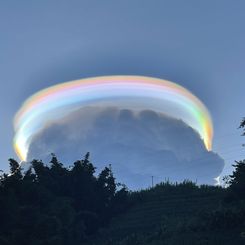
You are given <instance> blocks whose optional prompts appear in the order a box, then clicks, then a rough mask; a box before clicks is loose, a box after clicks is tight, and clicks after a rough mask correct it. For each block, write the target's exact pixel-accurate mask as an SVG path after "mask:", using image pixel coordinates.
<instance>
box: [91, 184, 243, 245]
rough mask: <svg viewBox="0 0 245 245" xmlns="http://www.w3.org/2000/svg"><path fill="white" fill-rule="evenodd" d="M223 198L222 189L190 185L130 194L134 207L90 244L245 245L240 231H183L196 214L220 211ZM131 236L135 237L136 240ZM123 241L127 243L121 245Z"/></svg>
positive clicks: (169, 186)
mask: <svg viewBox="0 0 245 245" xmlns="http://www.w3.org/2000/svg"><path fill="white" fill-rule="evenodd" d="M223 195H224V190H223V189H221V188H218V187H207V186H203V187H201V188H199V187H197V186H195V185H193V184H191V183H187V184H185V185H178V186H171V185H168V184H163V185H160V186H156V187H155V188H153V189H149V190H144V191H141V192H137V193H132V199H133V202H134V205H132V207H131V208H130V209H129V210H128V211H127V212H126V213H124V214H121V215H118V216H117V217H116V218H114V219H113V220H112V222H111V224H110V225H109V227H107V228H106V229H103V230H101V231H100V234H99V235H98V237H97V238H96V239H95V242H94V243H92V244H103V242H104V241H108V240H112V241H113V242H111V243H108V242H105V244H138V243H137V241H138V240H141V238H140V237H142V236H143V237H144V238H142V241H144V243H142V242H140V243H139V244H231V243H233V244H245V242H244V241H243V242H244V243H242V241H241V243H240V240H241V238H240V237H239V234H240V233H239V231H237V232H236V231H232V232H231V233H230V234H223V233H222V232H219V231H214V232H208V233H207V232H202V231H197V232H195V231H194V232H193V231H189V230H186V229H185V227H186V226H188V225H189V224H191V223H192V222H193V220H195V218H196V217H197V215H198V213H200V212H205V211H211V210H214V209H217V208H219V207H220V206H221V205H222V199H223ZM183 224H184V225H183ZM183 227H184V228H183ZM132 234H137V239H136V238H133V237H132V236H133V235H132ZM127 237H129V238H128V239H127ZM200 237H201V239H200ZM108 238H109V239H108ZM123 239H124V240H125V239H126V240H127V242H125V243H123V242H122V240H123ZM130 239H131V240H132V241H131V242H130V241H129V240H130ZM136 240H137V241H136ZM235 240H236V241H235ZM117 241H121V243H120V242H118V243H117ZM234 242H236V243H234Z"/></svg>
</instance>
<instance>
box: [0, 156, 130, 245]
mask: <svg viewBox="0 0 245 245" xmlns="http://www.w3.org/2000/svg"><path fill="white" fill-rule="evenodd" d="M9 164H10V174H9V175H7V174H3V175H2V176H1V180H0V217H1V222H0V244H11V245H14V244H18V245H22V244H23V245H28V244H38V245H42V244H43V245H44V244H45V245H46V244H50V245H51V244H55V245H56V244H60V245H62V244H68V245H69V244H72V245H75V244H82V243H83V242H84V241H86V240H87V239H88V237H89V236H91V235H92V234H94V233H95V232H96V231H97V230H98V229H99V227H101V226H102V225H105V224H107V223H108V222H109V221H110V219H111V217H112V216H114V215H115V214H116V213H118V212H119V210H121V209H122V206H124V203H125V205H126V203H127V197H128V194H127V193H128V192H127V190H126V189H125V188H121V189H118V188H117V183H116V181H115V178H114V177H113V173H112V170H111V167H109V168H108V167H106V168H105V169H104V170H102V172H101V173H99V175H98V177H96V176H95V167H94V166H93V164H92V163H91V162H90V160H89V153H87V154H86V156H85V157H84V159H82V160H79V161H76V162H75V163H74V164H73V166H72V168H70V169H68V168H65V167H64V166H63V164H62V163H60V162H59V161H58V159H57V157H56V156H55V155H54V154H52V159H51V161H50V164H49V165H45V164H44V163H43V162H42V161H39V160H33V161H32V163H31V167H30V168H29V170H28V171H26V172H25V173H23V171H21V168H20V166H19V164H18V163H17V162H16V161H15V160H13V159H10V160H9ZM118 202H120V205H121V206H120V207H119V209H117V204H118Z"/></svg>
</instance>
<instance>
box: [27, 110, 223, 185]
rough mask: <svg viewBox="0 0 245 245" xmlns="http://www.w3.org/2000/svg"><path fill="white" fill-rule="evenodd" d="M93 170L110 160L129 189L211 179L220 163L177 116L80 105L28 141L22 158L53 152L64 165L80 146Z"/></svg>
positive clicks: (79, 154)
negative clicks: (28, 143) (25, 154)
mask: <svg viewBox="0 0 245 245" xmlns="http://www.w3.org/2000/svg"><path fill="white" fill-rule="evenodd" d="M88 151H89V152H90V153H91V160H92V162H93V163H94V165H95V166H96V167H97V169H98V170H101V169H102V168H103V167H104V166H106V165H108V164H112V168H113V172H114V173H115V176H116V178H117V180H118V181H119V182H122V183H125V184H126V185H127V186H128V187H129V188H131V189H140V188H146V187H149V186H150V185H151V176H154V183H159V182H161V181H164V180H167V179H169V180H170V181H183V180H185V179H189V180H193V181H196V182H197V183H199V184H201V183H202V184H214V183H215V180H214V178H216V177H217V176H219V174H220V173H221V171H222V169H223V167H224V161H223V159H221V158H220V157H219V156H218V155H217V154H215V153H213V152H208V151H207V150H206V148H205V146H204V143H203V141H202V140H201V139H200V136H199V134H198V133H197V132H196V131H195V130H194V129H192V128H191V127H189V126H188V125H186V124H185V123H184V122H183V121H181V120H178V119H174V118H171V117H168V116H167V115H164V114H159V113H156V112H154V111H137V112H136V111H132V110H126V109H119V108H117V107H107V108H105V107H85V108H82V109H80V110H77V111H75V112H72V113H71V114H69V115H68V116H66V117H65V118H63V119H62V120H60V121H58V122H49V123H48V124H47V125H46V126H45V128H44V129H43V130H42V131H41V132H39V133H38V134H36V135H35V136H34V137H33V139H32V142H31V144H30V148H29V153H28V160H31V159H33V158H39V159H40V158H41V159H43V160H44V161H47V160H49V158H50V153H52V152H54V153H55V154H56V155H57V156H58V158H59V159H60V160H61V161H62V162H63V163H64V165H66V166H68V164H71V163H72V161H75V160H77V159H80V158H81V157H82V156H83V155H84V154H85V153H86V152H88Z"/></svg>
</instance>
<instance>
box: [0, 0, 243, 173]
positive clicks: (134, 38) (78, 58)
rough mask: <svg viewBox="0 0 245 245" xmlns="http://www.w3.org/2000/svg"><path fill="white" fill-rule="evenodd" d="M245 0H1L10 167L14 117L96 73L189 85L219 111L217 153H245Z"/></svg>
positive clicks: (3, 111)
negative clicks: (55, 89) (50, 91)
mask: <svg viewBox="0 0 245 245" xmlns="http://www.w3.org/2000/svg"><path fill="white" fill-rule="evenodd" d="M244 10H245V2H244V1H242V0H240V1H239V0H237V1H231V0H230V1H228V0H217V1H212V0H207V1H196V0H186V1H181V0H178V1H176V0H171V1H164V0H159V1H157V0H156V1H145V0H140V1H132V0H130V1H128V0H124V1H112V0H110V1H93V0H89V1H75V0H70V1H62V0H59V1H58V0H53V1H49V0H43V1H38V2H37V1H35V2H34V1H28V0H23V1H17V0H15V1H13V0H12V1H11V0H9V1H3V0H0V33H1V34H0V35H1V37H0V53H1V55H0V82H1V90H0V100H1V103H0V104H1V106H0V115H1V120H2V124H1V127H0V144H1V145H2V147H1V148H0V162H1V164H0V168H1V169H4V170H5V169H7V166H8V162H7V159H8V158H9V157H16V155H15V153H14V151H13V147H12V141H13V135H14V131H13V117H14V115H15V113H16V112H17V110H18V109H19V108H20V106H21V104H22V103H23V102H24V101H25V99H27V98H28V97H29V96H30V95H32V94H33V93H35V92H37V91H39V90H40V89H43V88H46V87H48V86H51V85H55V84H57V83H61V82H66V81H70V80H74V79H80V78H85V77H91V76H102V75H117V74H121V75H143V76H152V77H159V78H162V79H167V80H170V81H173V82H176V83H178V84H181V85H182V86H184V87H185V88H187V89H189V90H190V91H191V92H192V93H194V94H195V95H196V96H197V97H198V98H199V99H201V100H202V101H203V103H204V104H205V105H206V107H207V108H208V109H209V111H210V114H211V115H212V118H213V124H214V141H213V151H214V152H217V153H218V154H219V156H221V157H222V158H224V160H225V168H224V171H223V174H224V175H225V174H228V173H230V171H231V170H232V167H231V164H233V162H234V160H239V159H242V158H245V153H244V152H245V151H244V149H243V148H242V147H241V145H242V143H243V142H244V141H245V139H244V138H242V137H241V136H240V135H241V131H239V130H238V129H237V128H238V126H239V122H240V121H241V119H242V117H244V116H245V114H244V110H243V103H244V94H243V93H244V91H245V81H244V79H245V62H244V58H245V31H244V23H245V15H244Z"/></svg>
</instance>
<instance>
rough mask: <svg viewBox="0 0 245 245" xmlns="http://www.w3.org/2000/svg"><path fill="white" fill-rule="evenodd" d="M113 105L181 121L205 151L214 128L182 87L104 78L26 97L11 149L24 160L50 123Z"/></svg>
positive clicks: (150, 80)
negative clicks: (94, 107) (76, 112)
mask: <svg viewBox="0 0 245 245" xmlns="http://www.w3.org/2000/svg"><path fill="white" fill-rule="evenodd" d="M103 104H106V105H107V106H108V105H116V106H119V107H122V108H125V109H149V110H155V111H158V112H162V113H165V114H168V115H170V116H173V117H175V118H179V119H182V120H183V121H184V122H185V123H187V124H188V125H190V126H191V127H192V128H194V129H195V130H196V131H197V132H198V133H199V134H200V137H201V138H202V139H203V141H204V144H205V146H206V148H207V149H208V150H211V147H212V137H213V126H212V120H211V117H210V115H209V112H208V110H207V109H206V107H205V106H204V104H203V103H202V102H201V101H200V100H199V99H198V98H197V97H196V96H195V95H193V94H192V93H191V92H190V91H188V90H187V89H185V88H184V87H182V86H180V85H178V84H176V83H173V82H170V81H166V80H162V79H158V78H152V77H143V76H103V77H93V78H86V79H80V80H75V81H71V82H66V83H61V84H58V85H55V86H52V87H49V88H46V89H43V90H41V91H40V92H38V93H36V94H34V95H33V96H31V97H29V98H28V99H27V100H26V101H25V102H24V104H23V105H22V107H21V108H20V110H19V111H18V112H17V114H16V116H15V119H14V129H15V137H14V149H15V151H16V153H17V155H18V156H19V158H20V159H21V160H23V161H26V160H27V155H28V149H29V145H30V143H31V140H32V139H33V136H34V135H35V134H37V133H38V132H39V131H40V130H41V129H43V128H44V127H45V125H47V123H49V122H53V121H55V120H59V119H61V118H62V117H64V116H65V115H68V114H69V113H70V112H71V111H74V110H75V109H78V108H81V107H85V106H91V105H97V106H98V105H103Z"/></svg>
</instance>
